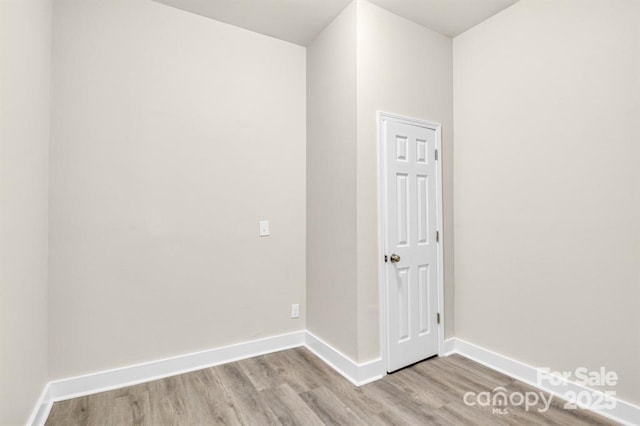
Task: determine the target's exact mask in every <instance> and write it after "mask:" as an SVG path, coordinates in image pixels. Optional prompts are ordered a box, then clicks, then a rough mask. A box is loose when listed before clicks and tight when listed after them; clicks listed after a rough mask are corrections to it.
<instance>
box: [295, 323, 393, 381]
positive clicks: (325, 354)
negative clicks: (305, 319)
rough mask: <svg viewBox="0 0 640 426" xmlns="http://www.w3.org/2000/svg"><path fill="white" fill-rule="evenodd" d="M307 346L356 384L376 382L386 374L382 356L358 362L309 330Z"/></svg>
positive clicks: (306, 338) (306, 339) (306, 340)
mask: <svg viewBox="0 0 640 426" xmlns="http://www.w3.org/2000/svg"><path fill="white" fill-rule="evenodd" d="M305 346H306V347H307V349H309V350H310V351H311V352H313V353H314V354H315V355H316V356H317V357H318V358H320V359H321V360H322V361H324V362H325V363H326V364H327V365H329V366H330V367H331V368H333V369H334V370H335V371H337V372H338V373H339V374H340V375H342V377H344V378H345V379H347V380H349V381H350V382H351V383H353V384H354V385H355V386H362V385H365V384H367V383H371V382H374V381H376V380H378V379H381V378H382V377H383V376H384V375H385V371H384V366H383V365H382V359H381V358H376V359H374V360H371V361H368V362H364V363H357V362H355V361H353V360H352V359H351V358H349V357H348V356H347V355H345V354H343V353H342V352H340V351H339V350H337V349H336V348H334V347H333V346H331V345H330V344H328V343H327V342H325V341H324V340H322V339H321V338H319V337H318V336H316V335H315V334H313V333H311V332H310V331H308V330H307V332H306V337H305Z"/></svg>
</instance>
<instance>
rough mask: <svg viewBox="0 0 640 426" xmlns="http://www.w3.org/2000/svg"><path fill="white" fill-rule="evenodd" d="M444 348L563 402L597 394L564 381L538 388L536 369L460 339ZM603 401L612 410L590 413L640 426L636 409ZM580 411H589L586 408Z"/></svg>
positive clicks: (616, 402)
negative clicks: (583, 394) (569, 396)
mask: <svg viewBox="0 0 640 426" xmlns="http://www.w3.org/2000/svg"><path fill="white" fill-rule="evenodd" d="M445 348H447V353H458V354H460V355H462V356H464V357H466V358H469V359H472V360H474V361H476V362H478V363H480V364H483V365H486V366H487V367H489V368H491V369H493V370H496V371H499V372H501V373H504V374H506V375H508V376H510V377H513V378H514V379H517V380H519V381H521V382H524V383H527V384H528V385H531V386H534V387H537V388H539V389H541V390H543V391H545V392H549V393H550V394H552V395H554V396H557V397H559V398H561V399H564V400H566V397H565V396H564V395H565V393H566V392H574V393H576V394H577V393H580V392H584V391H586V392H589V393H591V394H596V393H599V392H598V391H596V390H594V389H590V388H587V387H585V386H583V385H580V384H577V383H573V382H571V381H568V380H566V379H564V380H563V381H562V382H560V383H559V384H557V385H553V384H552V383H549V382H548V381H545V383H542V384H540V385H539V384H538V369H537V368H536V367H532V366H531V365H528V364H525V363H523V362H520V361H517V360H514V359H512V358H509V357H507V356H504V355H501V354H499V353H496V352H493V351H491V350H489V349H486V348H483V347H480V346H478V345H475V344H473V343H469V342H466V341H464V340H462V339H457V338H453V339H448V340H447V341H446V342H445ZM604 398H605V399H604V401H605V402H606V403H609V402H611V403H615V404H612V405H614V408H611V409H594V410H593V411H594V412H596V413H598V414H600V415H602V416H605V417H607V418H609V419H612V420H614V421H616V422H619V423H622V424H626V425H640V407H638V406H637V405H634V404H631V403H629V402H626V401H623V400H621V399H618V398H612V397H608V396H605V397H604ZM607 405H608V404H607ZM583 408H588V409H591V408H590V407H583Z"/></svg>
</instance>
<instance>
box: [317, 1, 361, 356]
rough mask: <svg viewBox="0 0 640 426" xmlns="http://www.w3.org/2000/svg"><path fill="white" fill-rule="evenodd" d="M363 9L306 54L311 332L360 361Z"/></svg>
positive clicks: (341, 19) (343, 18)
mask: <svg viewBox="0 0 640 426" xmlns="http://www.w3.org/2000/svg"><path fill="white" fill-rule="evenodd" d="M356 89H357V87H356V4H355V2H354V3H351V4H350V5H349V6H348V7H347V8H346V9H345V10H344V11H343V12H342V13H341V14H340V15H339V16H338V17H337V18H336V19H335V20H334V21H333V22H332V23H331V24H330V25H329V26H328V27H327V28H325V29H324V30H323V31H322V32H321V33H320V34H319V35H318V37H317V38H316V39H315V40H314V41H313V42H312V43H311V44H310V45H309V46H308V48H307V306H308V309H309V312H308V316H307V328H308V329H309V330H310V331H311V332H313V333H314V334H316V335H317V336H319V337H321V338H322V339H324V340H326V341H327V342H328V343H330V344H331V345H333V346H334V347H335V348H337V349H339V350H341V351H342V352H343V353H345V354H346V355H348V356H350V357H352V358H353V359H357V357H358V340H357V318H358V314H357V311H356V309H357V299H356V297H357V294H356V290H357V288H356V259H357V246H356V143H357V135H356V131H357V127H356V120H357V116H356Z"/></svg>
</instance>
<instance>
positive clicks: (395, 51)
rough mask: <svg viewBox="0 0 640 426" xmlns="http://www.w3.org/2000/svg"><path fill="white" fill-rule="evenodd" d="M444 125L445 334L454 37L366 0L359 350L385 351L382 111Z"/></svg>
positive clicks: (449, 329) (361, 6)
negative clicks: (378, 140) (380, 172)
mask: <svg viewBox="0 0 640 426" xmlns="http://www.w3.org/2000/svg"><path fill="white" fill-rule="evenodd" d="M377 111H385V112H391V113H395V114H400V115H405V116H409V117H416V118H422V119H425V120H429V121H435V122H438V123H440V124H442V143H443V150H444V153H443V156H442V159H443V174H444V182H443V196H444V240H443V243H444V249H445V252H444V262H445V270H444V277H445V326H446V330H445V333H446V334H447V335H448V336H451V335H453V330H454V323H453V319H454V315H453V308H454V305H453V294H454V293H453V290H454V277H453V220H452V219H453V179H452V176H453V171H452V163H453V159H452V153H453V150H452V144H453V77H452V41H451V38H449V37H446V36H443V35H441V34H438V33H436V32H434V31H431V30H429V29H427V28H425V27H423V26H421V25H418V24H415V23H413V22H411V21H409V20H407V19H404V18H401V17H399V16H397V15H394V14H393V13H390V12H388V11H386V10H384V9H382V8H380V7H378V6H375V5H373V4H371V3H369V2H367V1H364V0H359V1H358V164H357V173H358V175H357V182H358V187H357V200H358V201H357V203H358V205H357V209H358V215H357V221H358V224H357V226H358V353H359V360H360V361H366V360H369V359H372V358H375V357H377V356H379V345H380V344H379V317H378V307H379V304H378V264H379V262H380V261H381V259H380V258H379V255H378V241H377V240H378V217H377V209H378V198H377V189H378V188H377V178H376V176H377V160H376V159H377V148H376V147H377V145H376V137H377V133H376V112H377Z"/></svg>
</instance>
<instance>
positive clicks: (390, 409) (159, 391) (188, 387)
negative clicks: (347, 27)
mask: <svg viewBox="0 0 640 426" xmlns="http://www.w3.org/2000/svg"><path fill="white" fill-rule="evenodd" d="M498 386H502V387H504V388H505V389H506V390H507V392H508V393H511V392H516V391H524V392H526V391H533V392H539V391H538V390H537V389H535V388H531V387H529V386H527V385H525V384H523V383H520V382H517V381H514V380H513V379H511V378H509V377H507V376H505V375H503V374H500V373H497V372H495V371H493V370H490V369H488V368H486V367H484V366H482V365H480V364H477V363H475V362H473V361H470V360H468V359H466V358H463V357H461V356H457V355H453V356H450V357H447V358H434V359H431V360H427V361H423V362H421V363H419V364H416V365H413V366H411V367H408V368H406V369H404V370H401V371H398V372H396V373H394V374H390V375H388V376H385V377H384V378H383V379H382V380H379V381H377V382H374V383H370V384H368V385H365V386H362V387H355V386H353V385H352V384H351V383H349V382H348V381H347V380H345V379H344V378H343V377H342V376H340V375H338V374H337V373H336V372H335V371H333V370H332V369H331V368H330V367H328V366H327V365H326V364H324V363H323V362H322V361H321V360H320V359H318V358H317V357H315V356H314V355H313V354H312V353H311V352H309V351H308V350H307V349H304V348H297V349H291V350H287V351H283V352H278V353H273V354H269V355H264V356H259V357H256V358H251V359H247V360H243V361H238V362H234V363H231V364H225V365H221V366H218V367H213V368H208V369H205V370H200V371H196V372H193V373H188V374H183V375H180V376H175V377H169V378H166V379H162V380H157V381H153V382H149V383H144V384H140V385H136V386H131V387H127V388H123V389H118V390H114V391H109V392H103V393H99V394H95V395H90V396H86V397H81V398H76V399H72V400H68V401H63V402H58V403H56V404H54V406H53V409H52V410H51V414H50V416H49V418H48V420H47V423H46V424H47V425H48V426H56V425H65V426H69V425H154V426H156V425H214V424H221V425H227V424H228V425H238V424H242V425H270V424H287V425H322V424H331V425H390V424H391V425H427V424H429V425H431V424H442V425H461V424H469V425H485V424H486V425H529V424H539V425H549V424H554V425H577V424H613V423H611V422H609V421H607V420H606V419H604V418H602V417H600V416H597V415H595V414H593V413H591V412H588V411H585V410H564V409H563V408H562V405H563V402H562V401H560V400H558V399H555V400H554V402H553V403H552V406H551V409H550V410H549V411H547V412H545V413H539V412H538V411H537V410H536V409H535V408H534V409H530V410H529V411H525V410H524V409H522V408H517V407H507V410H508V413H506V414H494V413H492V410H491V408H490V407H487V408H479V407H470V406H467V405H465V403H464V402H463V396H464V394H465V393H466V392H469V391H473V392H482V391H492V390H493V389H494V388H496V387H498Z"/></svg>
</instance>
